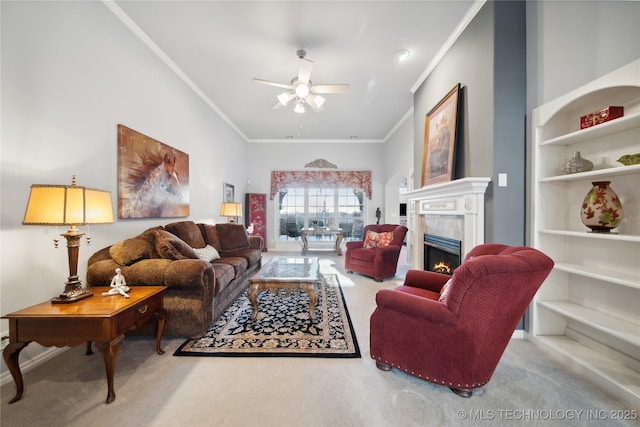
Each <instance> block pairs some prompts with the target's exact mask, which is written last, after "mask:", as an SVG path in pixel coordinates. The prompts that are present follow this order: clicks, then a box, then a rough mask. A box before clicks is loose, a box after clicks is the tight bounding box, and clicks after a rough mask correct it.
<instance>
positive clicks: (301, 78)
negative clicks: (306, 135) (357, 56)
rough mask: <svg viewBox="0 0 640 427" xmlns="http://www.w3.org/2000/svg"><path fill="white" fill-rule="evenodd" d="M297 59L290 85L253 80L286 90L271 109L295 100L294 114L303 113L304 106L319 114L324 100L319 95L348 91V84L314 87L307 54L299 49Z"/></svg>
mask: <svg viewBox="0 0 640 427" xmlns="http://www.w3.org/2000/svg"><path fill="white" fill-rule="evenodd" d="M296 55H297V56H298V58H299V66H298V76H297V77H294V78H293V79H291V84H288V85H287V84H284V83H276V82H272V81H269V80H262V79H255V78H254V79H253V81H255V82H257V83H262V84H265V85H268V86H275V87H279V88H281V89H286V91H285V92H282V93H280V94H278V95H277V96H276V97H277V99H278V102H276V103H275V104H274V105H273V106H272V107H271V108H273V109H278V108H282V107H284V106H286V105H287V104H288V103H289V102H290V101H291V100H293V99H295V100H296V102H295V105H294V107H293V111H295V112H296V113H300V114H302V113H304V112H305V108H304V106H305V104H307V105H309V106H311V108H313V110H314V111H316V112H320V111H322V110H323V108H322V107H323V105H324V102H325V101H326V99H325V98H324V97H323V96H320V95H319V94H320V93H324V94H327V93H346V92H348V91H349V85H348V84H326V85H314V84H313V83H312V82H311V80H309V77H311V70H312V69H313V62H312V61H309V60H308V59H305V56H306V55H307V52H305V51H304V50H302V49H300V50H298V51H297V52H296Z"/></svg>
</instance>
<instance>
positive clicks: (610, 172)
mask: <svg viewBox="0 0 640 427" xmlns="http://www.w3.org/2000/svg"><path fill="white" fill-rule="evenodd" d="M638 172H640V165H630V166H616V167H612V168H606V169H597V170H592V171H589V172H578V173H571V174H567V175H556V176H550V177H547V178H540V179H539V180H538V182H559V181H579V180H581V179H595V178H602V177H609V176H616V175H626V174H633V173H638Z"/></svg>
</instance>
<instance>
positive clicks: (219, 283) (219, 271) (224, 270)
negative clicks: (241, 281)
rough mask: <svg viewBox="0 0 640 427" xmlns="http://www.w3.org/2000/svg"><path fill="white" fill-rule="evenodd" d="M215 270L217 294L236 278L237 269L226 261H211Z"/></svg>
mask: <svg viewBox="0 0 640 427" xmlns="http://www.w3.org/2000/svg"><path fill="white" fill-rule="evenodd" d="M211 265H212V266H213V271H215V273H216V294H217V293H218V292H220V291H221V290H222V289H224V288H226V287H227V285H228V284H229V283H231V281H232V280H233V279H235V271H234V269H233V266H232V265H230V264H227V263H224V262H217V261H214V262H212V263H211Z"/></svg>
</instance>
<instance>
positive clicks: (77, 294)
mask: <svg viewBox="0 0 640 427" xmlns="http://www.w3.org/2000/svg"><path fill="white" fill-rule="evenodd" d="M91 296H93V292H91V291H88V290H86V289H85V288H83V287H82V283H74V284H67V285H66V286H65V287H64V292H63V293H61V294H60V295H59V296H57V297H55V298H52V299H51V304H70V303H73V302H76V301H80V300H81V299H85V298H88V297H91Z"/></svg>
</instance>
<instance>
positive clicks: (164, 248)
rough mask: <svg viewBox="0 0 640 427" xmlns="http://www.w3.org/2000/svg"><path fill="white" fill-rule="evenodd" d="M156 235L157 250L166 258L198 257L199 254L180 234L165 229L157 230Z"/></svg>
mask: <svg viewBox="0 0 640 427" xmlns="http://www.w3.org/2000/svg"><path fill="white" fill-rule="evenodd" d="M155 235H156V251H158V255H160V257H162V258H165V259H173V260H176V259H188V258H191V259H198V255H196V253H195V252H194V251H193V248H191V246H189V245H187V244H186V243H185V242H184V241H183V240H182V239H180V238H179V237H178V236H176V235H174V234H172V233H169V232H168V231H164V230H157V231H156V232H155Z"/></svg>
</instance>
